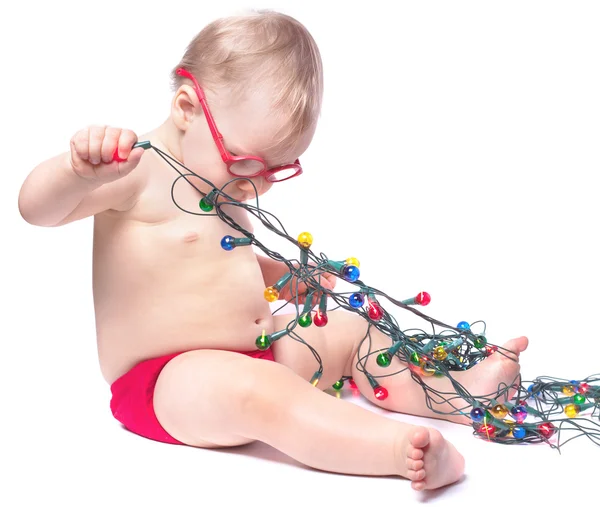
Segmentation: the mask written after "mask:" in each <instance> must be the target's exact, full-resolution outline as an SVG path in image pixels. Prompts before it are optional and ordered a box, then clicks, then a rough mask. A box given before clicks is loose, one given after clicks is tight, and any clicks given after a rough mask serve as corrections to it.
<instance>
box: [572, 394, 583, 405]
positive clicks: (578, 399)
mask: <svg viewBox="0 0 600 507" xmlns="http://www.w3.org/2000/svg"><path fill="white" fill-rule="evenodd" d="M573 403H575V405H583V404H584V403H585V396H584V395H583V394H579V393H577V394H576V395H575V396H573Z"/></svg>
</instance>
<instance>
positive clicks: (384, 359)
mask: <svg viewBox="0 0 600 507" xmlns="http://www.w3.org/2000/svg"><path fill="white" fill-rule="evenodd" d="M391 362H392V358H391V357H390V355H389V354H388V353H387V352H382V353H381V354H379V355H378V356H377V364H378V365H379V366H383V367H384V368H386V367H388V366H389V365H390V364H391Z"/></svg>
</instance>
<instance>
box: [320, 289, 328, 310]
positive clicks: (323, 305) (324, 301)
mask: <svg viewBox="0 0 600 507" xmlns="http://www.w3.org/2000/svg"><path fill="white" fill-rule="evenodd" d="M319 311H320V312H321V313H325V312H327V294H323V295H322V296H321V301H319Z"/></svg>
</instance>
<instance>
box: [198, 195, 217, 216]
mask: <svg viewBox="0 0 600 507" xmlns="http://www.w3.org/2000/svg"><path fill="white" fill-rule="evenodd" d="M198 205H199V206H200V209H201V210H202V211H206V212H209V211H212V210H213V208H214V206H213V205H212V204H211V203H210V202H208V201H207V200H206V197H203V198H202V199H200V202H199V203H198Z"/></svg>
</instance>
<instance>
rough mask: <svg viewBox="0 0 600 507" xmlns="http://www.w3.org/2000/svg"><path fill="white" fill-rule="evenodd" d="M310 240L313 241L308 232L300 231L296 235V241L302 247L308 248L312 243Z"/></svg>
mask: <svg viewBox="0 0 600 507" xmlns="http://www.w3.org/2000/svg"><path fill="white" fill-rule="evenodd" d="M312 242H313V237H312V234H311V233H310V232H302V233H300V235H299V236H298V243H300V245H301V246H302V247H304V248H310V245H312Z"/></svg>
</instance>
